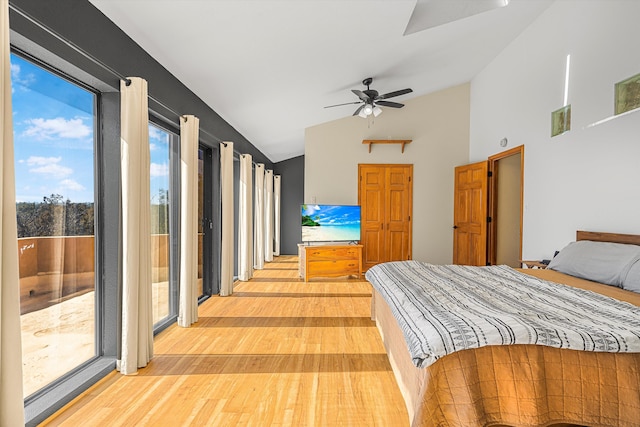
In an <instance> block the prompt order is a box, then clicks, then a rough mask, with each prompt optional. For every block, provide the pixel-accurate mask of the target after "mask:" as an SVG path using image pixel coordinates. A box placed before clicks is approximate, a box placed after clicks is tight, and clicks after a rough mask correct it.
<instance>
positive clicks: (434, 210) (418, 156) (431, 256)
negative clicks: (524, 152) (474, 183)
mask: <svg viewBox="0 0 640 427" xmlns="http://www.w3.org/2000/svg"><path fill="white" fill-rule="evenodd" d="M400 102H403V103H404V104H405V107H404V108H402V109H398V110H395V109H391V108H384V111H383V113H382V114H381V115H380V116H378V117H377V118H376V119H375V121H374V123H373V124H371V125H370V126H369V125H368V121H367V120H366V119H363V118H360V117H357V116H356V117H352V116H349V117H345V118H344V119H340V120H335V121H332V122H329V123H324V124H321V125H318V126H314V127H310V128H307V129H306V131H305V191H304V201H305V203H327V204H333V203H336V204H356V203H357V202H358V164H359V163H384V164H387V163H412V164H413V165H414V167H413V173H414V185H413V258H414V259H417V260H421V261H428V262H432V263H439V264H440V263H451V260H452V251H453V234H452V228H451V227H452V225H453V168H454V167H455V166H458V165H461V164H465V163H467V160H468V157H469V85H468V84H464V85H460V86H456V87H453V88H449V89H446V90H443V91H439V92H436V93H433V94H429V95H425V96H422V97H417V98H414V99H410V100H401V101H400ZM343 108H347V109H348V108H349V107H343ZM363 139H411V140H413V142H411V143H410V144H408V145H406V146H405V152H404V154H402V153H401V149H400V146H399V145H374V146H373V147H372V150H371V154H369V152H368V147H367V145H363V144H362V140H363Z"/></svg>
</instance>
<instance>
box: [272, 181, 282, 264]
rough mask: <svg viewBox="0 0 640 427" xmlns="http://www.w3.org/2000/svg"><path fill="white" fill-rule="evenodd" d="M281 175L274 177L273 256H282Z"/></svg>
mask: <svg viewBox="0 0 640 427" xmlns="http://www.w3.org/2000/svg"><path fill="white" fill-rule="evenodd" d="M280 188H281V187H280V175H274V176H273V255H275V256H280Z"/></svg>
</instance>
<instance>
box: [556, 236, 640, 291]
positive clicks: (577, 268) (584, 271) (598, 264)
mask: <svg viewBox="0 0 640 427" xmlns="http://www.w3.org/2000/svg"><path fill="white" fill-rule="evenodd" d="M639 259H640V246H637V245H626V244H623V243H609V242H593V241H590V240H581V241H579V242H573V243H569V245H567V247H565V248H564V249H562V250H561V251H560V253H558V255H556V256H555V257H554V258H553V259H552V260H551V262H550V263H549V266H548V267H547V268H549V269H551V270H556V271H559V272H561V273H565V274H569V275H571V276H575V277H580V278H582V279H587V280H592V281H594V282H600V283H606V284H607V285H613V286H618V287H622V285H623V282H624V279H625V278H626V277H627V273H628V272H629V270H630V269H631V267H632V265H633V264H634V263H635V262H636V261H638V260H639Z"/></svg>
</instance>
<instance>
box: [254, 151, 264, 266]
mask: <svg viewBox="0 0 640 427" xmlns="http://www.w3.org/2000/svg"><path fill="white" fill-rule="evenodd" d="M255 174H256V176H255V187H254V190H255V191H254V193H255V194H254V197H255V200H256V207H255V212H254V215H253V219H254V225H255V227H254V230H253V233H254V234H253V236H254V239H253V257H254V260H253V264H254V267H255V268H256V269H257V270H262V269H263V268H264V164H263V163H258V164H256V171H255Z"/></svg>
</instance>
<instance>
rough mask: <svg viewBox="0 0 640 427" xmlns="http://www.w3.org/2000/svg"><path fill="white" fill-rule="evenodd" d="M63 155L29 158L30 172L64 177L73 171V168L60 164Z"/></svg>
mask: <svg viewBox="0 0 640 427" xmlns="http://www.w3.org/2000/svg"><path fill="white" fill-rule="evenodd" d="M61 160H62V157H41V156H31V157H29V158H28V159H27V165H28V166H29V172H31V173H38V174H43V175H48V176H50V177H53V178H63V177H65V176H69V175H71V174H72V173H73V169H71V168H68V167H66V166H62V165H60V164H59V163H60V161H61Z"/></svg>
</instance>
